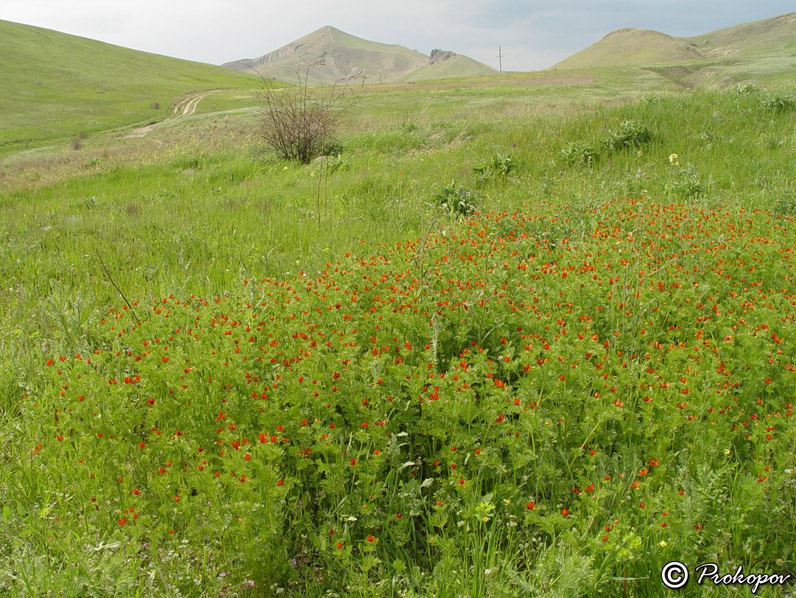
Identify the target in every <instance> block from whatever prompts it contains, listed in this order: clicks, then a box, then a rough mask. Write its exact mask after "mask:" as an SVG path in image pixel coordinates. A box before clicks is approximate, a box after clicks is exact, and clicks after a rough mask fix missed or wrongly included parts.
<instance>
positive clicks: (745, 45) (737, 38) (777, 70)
mask: <svg viewBox="0 0 796 598" xmlns="http://www.w3.org/2000/svg"><path fill="white" fill-rule="evenodd" d="M622 64H624V65H636V66H652V65H659V67H660V68H656V69H655V71H656V72H658V73H659V74H662V76H664V77H665V78H667V79H670V80H672V81H675V82H677V83H678V84H680V85H683V86H685V87H694V86H705V85H711V86H727V85H729V84H733V83H736V82H739V81H749V80H757V81H758V82H763V83H765V84H771V85H776V84H777V81H787V80H788V79H792V75H791V73H792V68H793V67H794V65H796V13H789V14H785V15H780V16H777V17H772V18H769V19H763V20H760V21H754V22H750V23H743V24H741V25H736V26H734V27H728V28H726V29H721V30H718V31H714V32H711V33H706V34H703V35H697V36H694V37H690V38H678V37H672V36H669V35H666V34H663V33H658V32H654V31H639V30H635V29H622V30H619V31H616V32H613V33H611V34H609V35H607V36H606V37H605V38H603V39H602V40H600V41H599V42H597V43H596V44H594V45H592V46H590V47H589V48H586V49H584V50H582V51H580V52H578V53H577V54H575V55H573V56H571V57H569V58H567V59H565V60H563V61H562V62H560V63H558V64H556V65H555V66H554V67H553V69H562V70H563V69H570V68H602V67H605V66H610V65H613V66H616V65H622ZM665 65H683V68H680V67H679V66H678V68H676V69H674V70H673V69H671V68H669V67H667V66H665Z"/></svg>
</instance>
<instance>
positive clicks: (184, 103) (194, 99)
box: [124, 89, 221, 139]
mask: <svg viewBox="0 0 796 598" xmlns="http://www.w3.org/2000/svg"><path fill="white" fill-rule="evenodd" d="M219 91H221V90H219V89H214V90H213V91H202V92H199V93H195V94H193V95H190V96H188V97H187V98H185V99H183V100H181V101H179V102H178V103H176V104H175V105H174V110H172V111H171V116H170V117H168V118H167V119H166V120H165V121H162V122H166V121H170V120H174V119H177V118H185V117H186V116H191V115H193V113H194V112H196V107H197V106H199V102H201V101H202V100H203V99H205V98H206V97H207V96H209V95H210V94H213V93H218V92H219ZM159 124H161V123H154V124H151V125H146V126H145V127H139V128H137V129H133V130H132V131H131V132H130V133H129V134H127V135H125V136H124V139H131V138H134V137H146V136H147V135H148V134H149V133H151V132H152V130H153V129H154V128H155V127H156V126H157V125H159Z"/></svg>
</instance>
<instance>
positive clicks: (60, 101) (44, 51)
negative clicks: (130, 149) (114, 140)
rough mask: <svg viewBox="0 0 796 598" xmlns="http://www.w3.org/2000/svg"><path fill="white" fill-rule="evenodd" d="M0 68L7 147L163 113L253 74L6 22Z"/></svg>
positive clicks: (0, 24) (1, 126) (2, 142)
mask: <svg viewBox="0 0 796 598" xmlns="http://www.w3.org/2000/svg"><path fill="white" fill-rule="evenodd" d="M0 72H2V73H3V93H2V94H0V115H2V118H0V152H6V151H9V150H12V149H16V148H25V147H32V146H36V145H40V144H41V143H43V142H44V141H45V140H52V139H57V138H64V137H67V138H68V137H70V136H73V135H84V134H88V133H90V132H92V131H96V130H101V129H107V128H109V127H115V126H122V125H127V124H131V123H137V122H141V121H145V120H156V119H159V118H163V117H164V116H165V115H166V114H168V113H169V111H170V110H171V107H172V102H175V101H176V100H178V99H179V98H180V97H181V96H183V95H185V94H187V93H190V92H194V91H201V90H206V89H216V88H230V87H246V88H248V87H251V86H252V79H253V78H252V77H251V76H248V75H245V74H243V73H235V72H232V71H230V70H229V69H223V68H221V67H218V66H211V65H208V64H201V63H197V62H189V61H187V60H179V59H176V58H168V57H165V56H159V55H156V54H149V53H146V52H139V51H136V50H130V49H127V48H122V47H119V46H114V45H111V44H106V43H103V42H98V41H95V40H90V39H86V38H82V37H77V36H74V35H68V34H65V33H59V32H56V31H52V30H49V29H41V28H39V27H31V26H29V25H21V24H18V23H12V22H9V21H2V20H0Z"/></svg>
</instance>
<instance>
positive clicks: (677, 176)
mask: <svg viewBox="0 0 796 598" xmlns="http://www.w3.org/2000/svg"><path fill="white" fill-rule="evenodd" d="M665 190H666V193H667V194H668V195H672V196H674V197H679V198H682V199H694V198H696V197H699V196H701V195H704V194H705V193H706V192H707V188H706V185H705V184H704V183H703V182H702V177H701V176H700V174H699V172H698V171H697V169H696V168H694V166H693V165H692V164H688V165H687V166H685V167H682V168H677V169H676V170H675V172H674V174H673V176H672V177H671V179H670V180H669V182H668V183H666V187H665Z"/></svg>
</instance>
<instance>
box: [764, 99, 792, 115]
mask: <svg viewBox="0 0 796 598" xmlns="http://www.w3.org/2000/svg"><path fill="white" fill-rule="evenodd" d="M763 107H764V108H765V109H766V110H769V111H771V112H774V113H776V114H783V113H785V112H792V111H793V110H794V109H796V101H794V99H793V97H792V96H789V95H787V96H782V95H772V96H768V97H766V98H763Z"/></svg>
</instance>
